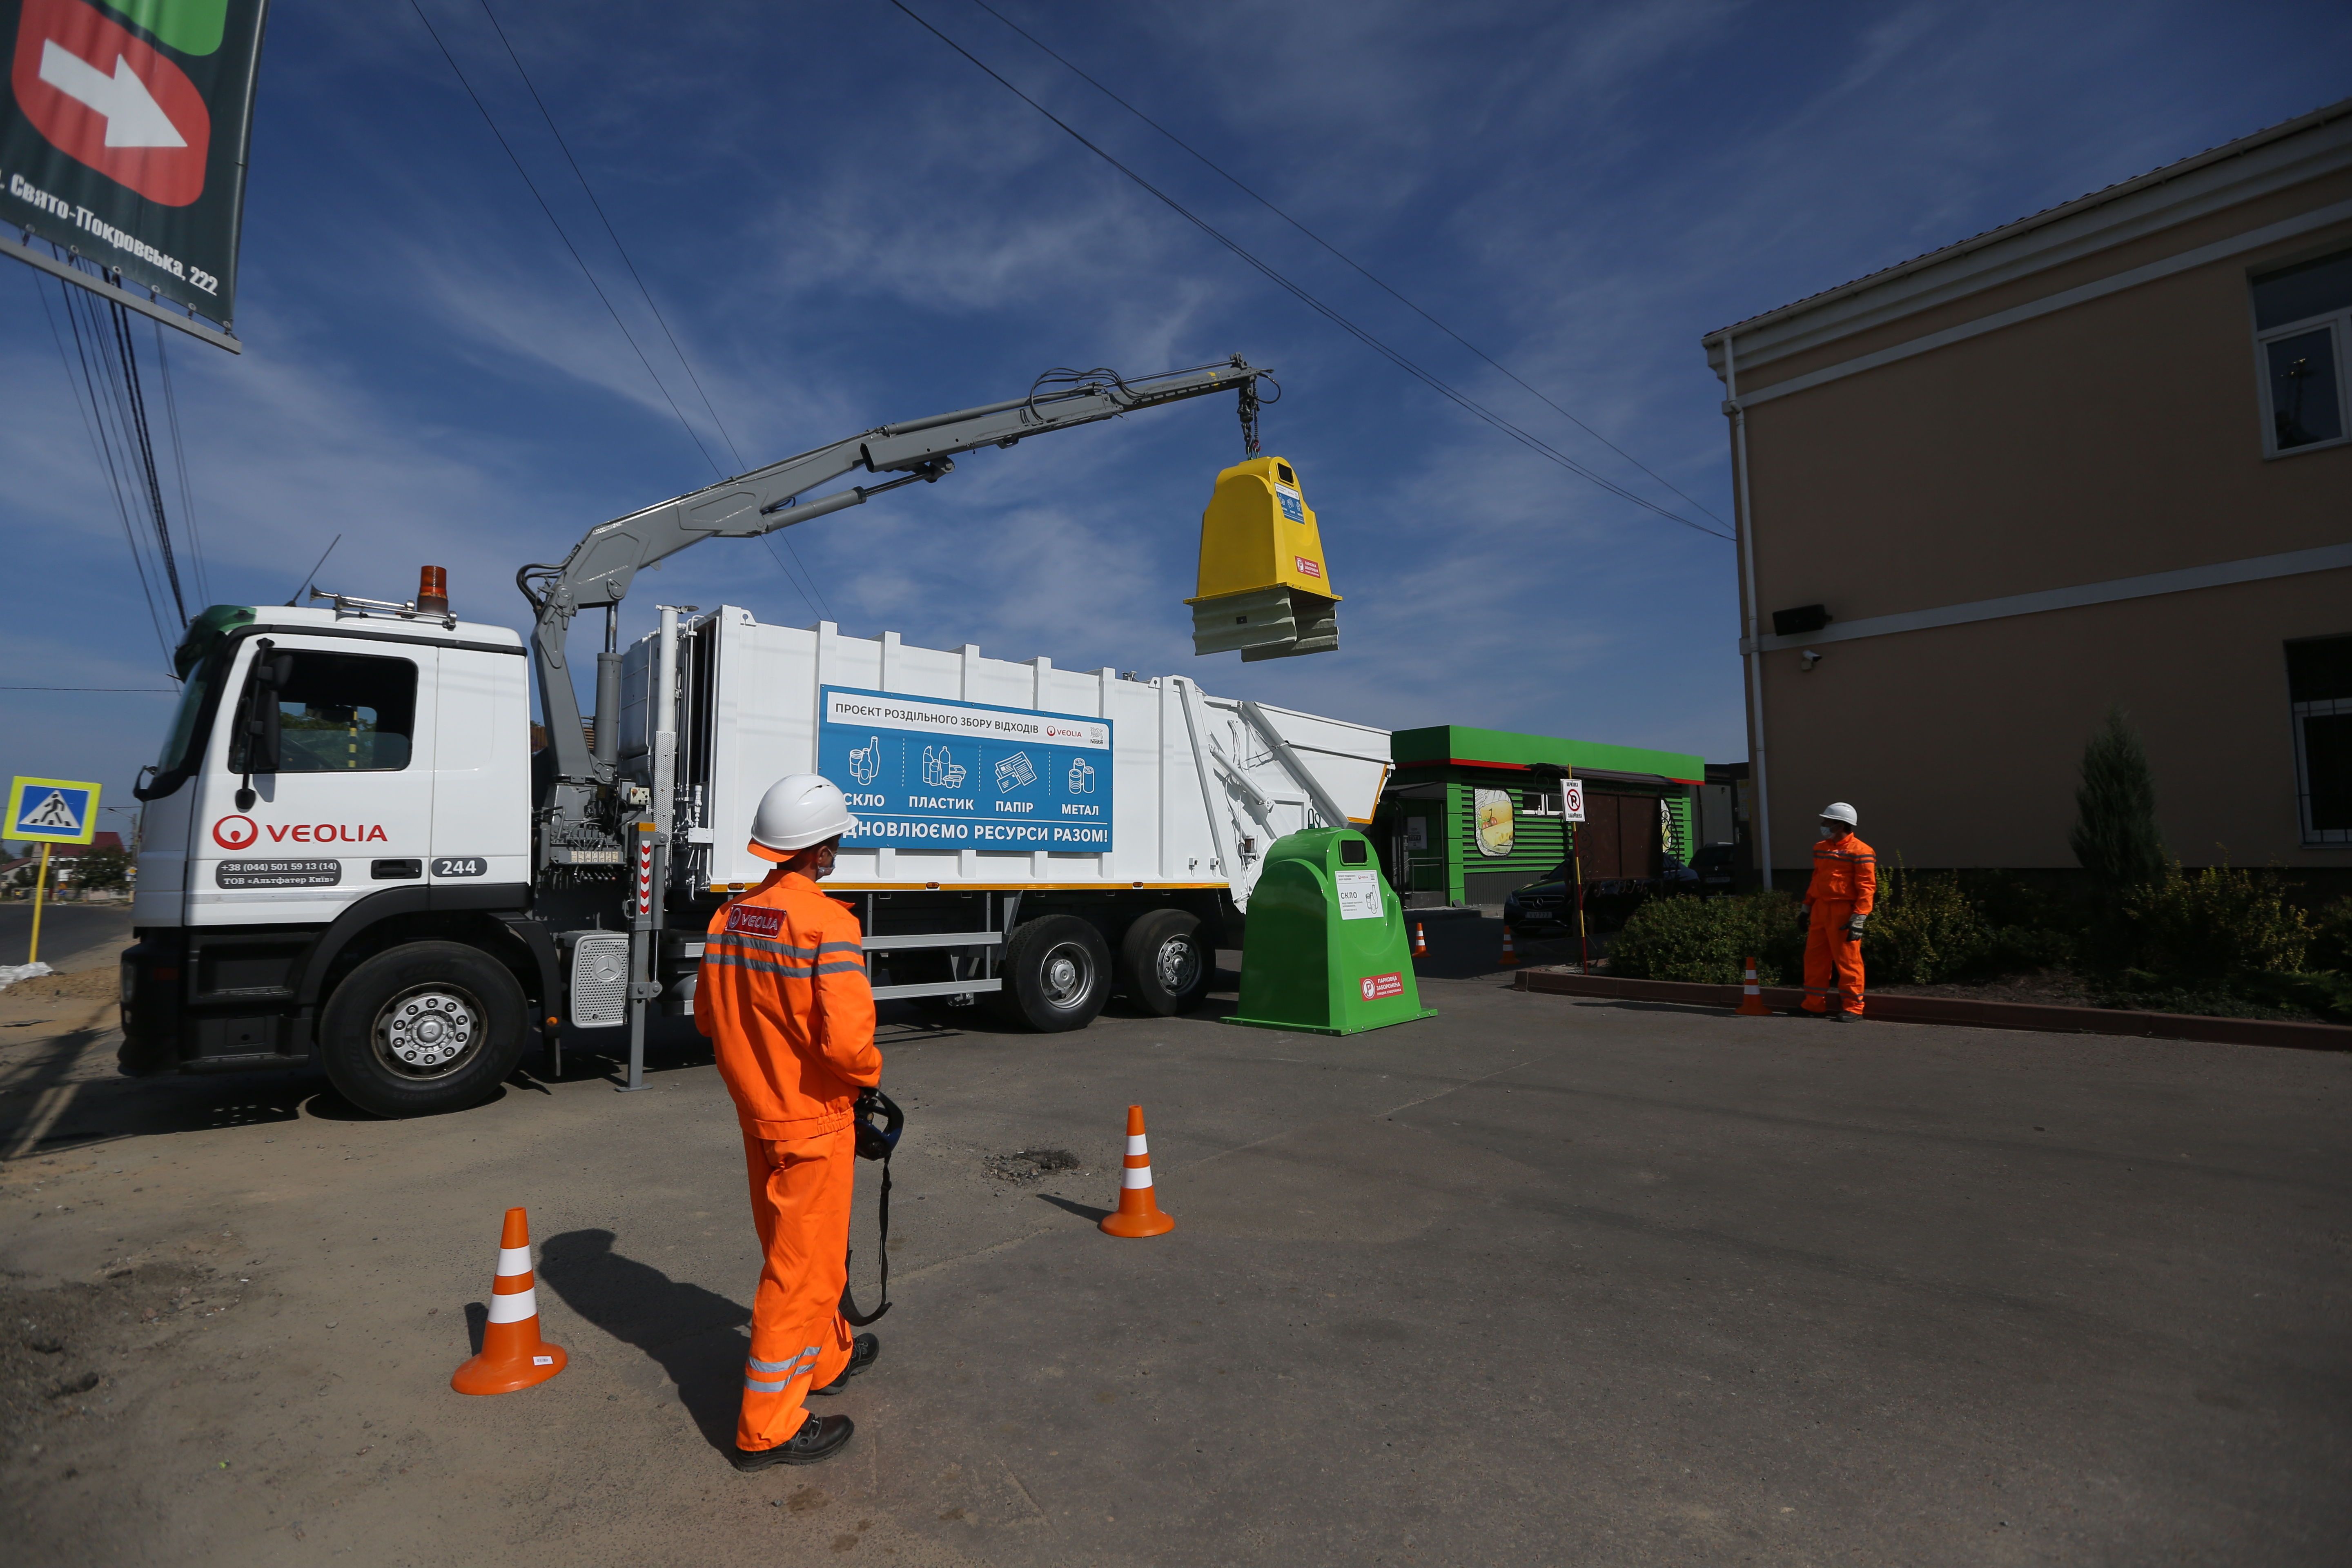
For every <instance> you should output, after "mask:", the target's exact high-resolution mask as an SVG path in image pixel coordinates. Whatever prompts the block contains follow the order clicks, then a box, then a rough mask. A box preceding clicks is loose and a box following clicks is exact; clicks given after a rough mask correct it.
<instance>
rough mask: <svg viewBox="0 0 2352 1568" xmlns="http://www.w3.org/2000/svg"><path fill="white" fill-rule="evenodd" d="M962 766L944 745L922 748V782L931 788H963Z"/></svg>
mask: <svg viewBox="0 0 2352 1568" xmlns="http://www.w3.org/2000/svg"><path fill="white" fill-rule="evenodd" d="M964 771H965V770H964V766H963V764H962V763H959V762H957V761H956V760H955V753H954V752H951V751H950V750H948V748H947V747H945V746H925V747H924V748H923V782H924V783H925V784H929V785H930V786H931V787H932V788H933V789H961V788H963V780H964Z"/></svg>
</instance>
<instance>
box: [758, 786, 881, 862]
mask: <svg viewBox="0 0 2352 1568" xmlns="http://www.w3.org/2000/svg"><path fill="white" fill-rule="evenodd" d="M856 826H857V818H856V817H854V816H850V815H849V802H848V801H846V800H845V799H843V798H842V795H841V789H840V786H838V785H837V784H835V783H834V782H833V781H832V780H831V779H829V778H826V777H825V776H824V774H823V773H787V774H786V775H785V776H784V777H782V778H780V779H778V780H777V781H776V782H775V783H774V784H771V785H769V786H768V793H767V794H765V795H761V797H760V809H759V810H758V811H757V812H756V813H754V814H753V815H752V817H751V843H750V844H749V845H748V846H746V847H747V848H749V849H750V850H751V853H752V854H754V855H757V856H758V857H759V858H761V859H762V860H789V859H791V858H793V856H794V855H796V854H798V853H800V852H801V851H802V850H803V849H806V848H808V847H810V846H812V845H816V844H822V843H824V841H825V840H826V839H828V838H838V837H841V836H842V835H843V834H845V833H848V832H852V831H854V830H855V829H856Z"/></svg>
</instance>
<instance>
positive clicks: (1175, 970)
mask: <svg viewBox="0 0 2352 1568" xmlns="http://www.w3.org/2000/svg"><path fill="white" fill-rule="evenodd" d="M1215 967H1216V966H1215V960H1214V957H1213V954H1211V953H1210V952H1209V950H1208V948H1207V947H1206V946H1205V945H1204V944H1203V943H1202V941H1201V917H1200V916H1198V915H1192V914H1187V913H1185V912H1184V911H1183V910H1152V911H1151V912H1150V913H1149V914H1146V915H1143V916H1140V917H1139V918H1138V919H1137V921H1136V922H1135V923H1134V924H1133V925H1131V926H1129V927H1128V928H1127V938H1126V940H1125V941H1123V942H1120V943H1119V944H1118V970H1119V976H1120V980H1121V982H1122V988H1123V989H1124V990H1125V991H1126V992H1127V999H1128V1000H1129V1001H1130V1002H1132V1003H1134V1004H1135V1005H1137V1006H1139V1007H1140V1008H1142V1009H1143V1010H1144V1011H1145V1012H1147V1013H1156V1014H1158V1015H1159V1016H1160V1017H1162V1018H1165V1017H1169V1016H1172V1015H1174V1014H1177V1013H1189V1012H1191V1011H1192V1009H1193V1008H1195V1007H1197V1006H1199V1005H1201V998H1202V997H1203V996H1206V995H1207V994H1209V981H1210V978H1211V976H1212V974H1213V972H1214V970H1215Z"/></svg>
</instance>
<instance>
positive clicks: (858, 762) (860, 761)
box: [849, 735, 882, 789]
mask: <svg viewBox="0 0 2352 1568" xmlns="http://www.w3.org/2000/svg"><path fill="white" fill-rule="evenodd" d="M849 776H850V777H851V778H854V779H856V781H857V783H858V787H860V788H861V789H862V788H864V787H865V786H866V785H867V784H872V783H873V782H874V781H875V780H876V779H878V778H880V777H881V776H882V737H881V736H879V735H868V736H866V744H864V745H862V746H858V747H855V748H853V749H852V750H851V752H850V753H849Z"/></svg>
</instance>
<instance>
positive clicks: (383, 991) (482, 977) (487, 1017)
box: [319, 942, 524, 1116]
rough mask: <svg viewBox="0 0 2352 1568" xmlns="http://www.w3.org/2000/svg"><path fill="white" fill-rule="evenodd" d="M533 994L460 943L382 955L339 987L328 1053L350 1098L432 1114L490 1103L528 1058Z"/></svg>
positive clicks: (331, 1069) (379, 1109) (326, 1015)
mask: <svg viewBox="0 0 2352 1568" xmlns="http://www.w3.org/2000/svg"><path fill="white" fill-rule="evenodd" d="M523 1029H524V1014H523V994H522V986H521V985H520V984H518V983H517V982H516V980H515V977H514V975H513V974H512V973H509V971H508V969H507V967H506V965H504V964H502V963H499V962H498V961H497V960H496V959H494V958H492V957H490V956H489V955H488V953H485V952H482V951H481V950H480V949H478V948H472V947H467V946H466V945H465V944H464V943H463V942H407V943H404V945H402V946H399V947H395V948H393V949H391V950H389V951H388V952H379V953H377V954H376V955H375V956H374V957H373V958H371V959H369V960H368V961H367V962H366V963H362V964H361V965H360V966H359V967H358V968H357V969H354V970H352V972H351V973H350V974H348V975H346V976H345V977H344V979H343V983H342V984H341V985H338V986H336V987H335V993H334V994H333V995H332V996H331V997H329V998H328V999H327V1005H326V1007H325V1008H324V1010H323V1011H321V1013H320V1016H319V1051H320V1056H321V1057H322V1058H324V1059H325V1062H326V1068H327V1076H328V1078H330V1079H333V1080H334V1085H335V1088H336V1089H340V1090H341V1092H342V1096H343V1098H344V1099H345V1100H350V1101H351V1102H352V1104H353V1105H356V1106H358V1107H359V1108H360V1109H361V1110H372V1111H373V1112H375V1114H377V1115H378V1116H429V1115H431V1114H433V1113H434V1112H436V1111H440V1110H458V1109H460V1108H462V1107H465V1106H468V1105H474V1104H478V1103H479V1102H480V1101H482V1100H487V1099H488V1098H489V1096H490V1094H491V1092H492V1091H493V1090H495V1089H497V1088H498V1086H499V1081H500V1080H501V1079H504V1078H505V1077H506V1076H507V1074H509V1073H510V1072H512V1071H514V1069H515V1064H516V1063H517V1062H518V1061H520V1060H521V1059H522V1049H523Z"/></svg>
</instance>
